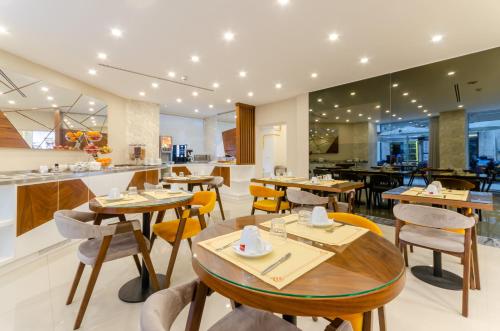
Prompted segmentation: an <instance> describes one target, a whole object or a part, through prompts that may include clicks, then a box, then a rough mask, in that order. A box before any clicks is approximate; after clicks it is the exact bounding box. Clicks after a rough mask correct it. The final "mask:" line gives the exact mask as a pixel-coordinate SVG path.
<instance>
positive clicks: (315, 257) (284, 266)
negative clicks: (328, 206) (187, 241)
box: [198, 230, 335, 290]
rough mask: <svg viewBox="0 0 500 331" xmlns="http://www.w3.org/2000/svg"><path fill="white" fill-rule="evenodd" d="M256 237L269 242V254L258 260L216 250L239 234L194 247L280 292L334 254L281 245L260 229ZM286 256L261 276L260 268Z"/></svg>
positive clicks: (228, 250) (293, 244)
mask: <svg viewBox="0 0 500 331" xmlns="http://www.w3.org/2000/svg"><path fill="white" fill-rule="evenodd" d="M260 234H261V236H262V239H263V240H266V241H269V242H270V243H271V244H272V245H273V251H272V252H271V253H270V254H268V255H266V256H263V257H259V258H244V257H241V256H239V255H237V254H236V253H234V251H233V249H232V247H228V248H226V249H224V250H222V251H217V248H219V247H223V246H224V245H226V244H229V243H231V242H233V241H235V240H238V239H239V238H240V237H241V231H236V232H232V233H229V234H226V235H222V236H219V237H216V238H212V239H208V240H205V241H202V242H200V243H198V245H200V246H201V247H203V248H205V249H207V250H209V251H210V252H212V253H214V254H215V255H217V256H219V257H220V258H222V259H224V260H226V261H229V262H231V263H232V264H234V265H236V266H238V267H240V268H241V269H243V270H245V271H246V272H248V273H250V274H252V275H254V276H255V277H257V278H259V279H260V280H262V281H264V282H266V283H267V284H269V285H271V286H274V287H276V288H277V289H278V290H281V289H282V288H283V287H285V286H286V285H288V284H290V283H291V282H293V281H294V280H295V279H297V278H299V277H300V276H302V275H304V274H305V273H307V272H308V271H310V270H312V269H314V268H315V267H317V266H318V265H320V264H321V263H323V262H324V261H326V260H328V259H329V258H331V257H332V256H334V255H335V254H334V253H333V252H329V251H325V250H324V249H321V248H317V247H314V246H311V245H307V244H304V243H301V242H298V241H296V240H292V239H287V241H286V242H285V243H283V241H280V239H279V238H277V237H274V236H273V235H271V234H270V233H269V232H267V231H263V230H260ZM287 253H292V255H291V257H290V258H289V259H288V260H286V261H285V262H283V263H281V264H280V265H278V266H277V267H276V268H275V269H273V270H271V271H270V272H268V273H267V274H265V275H261V272H262V271H263V270H264V269H266V268H267V267H269V266H270V265H271V264H273V263H274V262H276V261H278V260H279V259H280V258H281V257H283V256H284V255H286V254H287Z"/></svg>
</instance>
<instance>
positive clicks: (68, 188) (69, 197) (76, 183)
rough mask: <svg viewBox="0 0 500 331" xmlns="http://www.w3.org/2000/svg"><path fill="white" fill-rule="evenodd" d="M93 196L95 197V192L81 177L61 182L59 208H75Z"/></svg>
mask: <svg viewBox="0 0 500 331" xmlns="http://www.w3.org/2000/svg"><path fill="white" fill-rule="evenodd" d="M93 198H95V195H94V193H92V192H91V191H90V190H89V188H88V187H87V185H85V183H84V182H83V181H82V180H81V179H74V180H65V181H61V182H59V207H58V209H74V208H76V207H78V206H81V205H83V204H84V203H87V202H89V200H90V199H93Z"/></svg>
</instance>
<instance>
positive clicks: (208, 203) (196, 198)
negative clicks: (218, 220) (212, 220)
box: [186, 191, 217, 215]
mask: <svg viewBox="0 0 500 331" xmlns="http://www.w3.org/2000/svg"><path fill="white" fill-rule="evenodd" d="M216 201H217V194H216V193H215V192H211V191H198V192H195V193H194V195H193V199H192V200H191V202H190V203H189V204H190V205H191V206H201V207H200V208H199V212H200V214H202V215H203V214H208V213H210V212H212V211H213V210H214V208H215V202H216ZM186 211H187V212H189V210H186Z"/></svg>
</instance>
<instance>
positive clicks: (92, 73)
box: [88, 69, 97, 76]
mask: <svg viewBox="0 0 500 331" xmlns="http://www.w3.org/2000/svg"><path fill="white" fill-rule="evenodd" d="M88 73H89V75H92V76H95V75H97V70H95V69H89V71H88Z"/></svg>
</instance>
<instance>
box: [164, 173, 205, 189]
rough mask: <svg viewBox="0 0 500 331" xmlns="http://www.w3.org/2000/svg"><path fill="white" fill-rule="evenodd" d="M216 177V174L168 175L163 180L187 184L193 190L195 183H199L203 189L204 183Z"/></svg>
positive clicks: (170, 182)
mask: <svg viewBox="0 0 500 331" xmlns="http://www.w3.org/2000/svg"><path fill="white" fill-rule="evenodd" d="M212 179H214V176H191V175H190V176H185V177H167V178H164V179H163V180H162V181H163V182H165V183H169V184H187V185H188V191H192V190H193V186H194V185H199V186H200V188H201V190H203V186H202V185H203V184H206V183H207V182H209V181H211V180H212Z"/></svg>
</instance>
